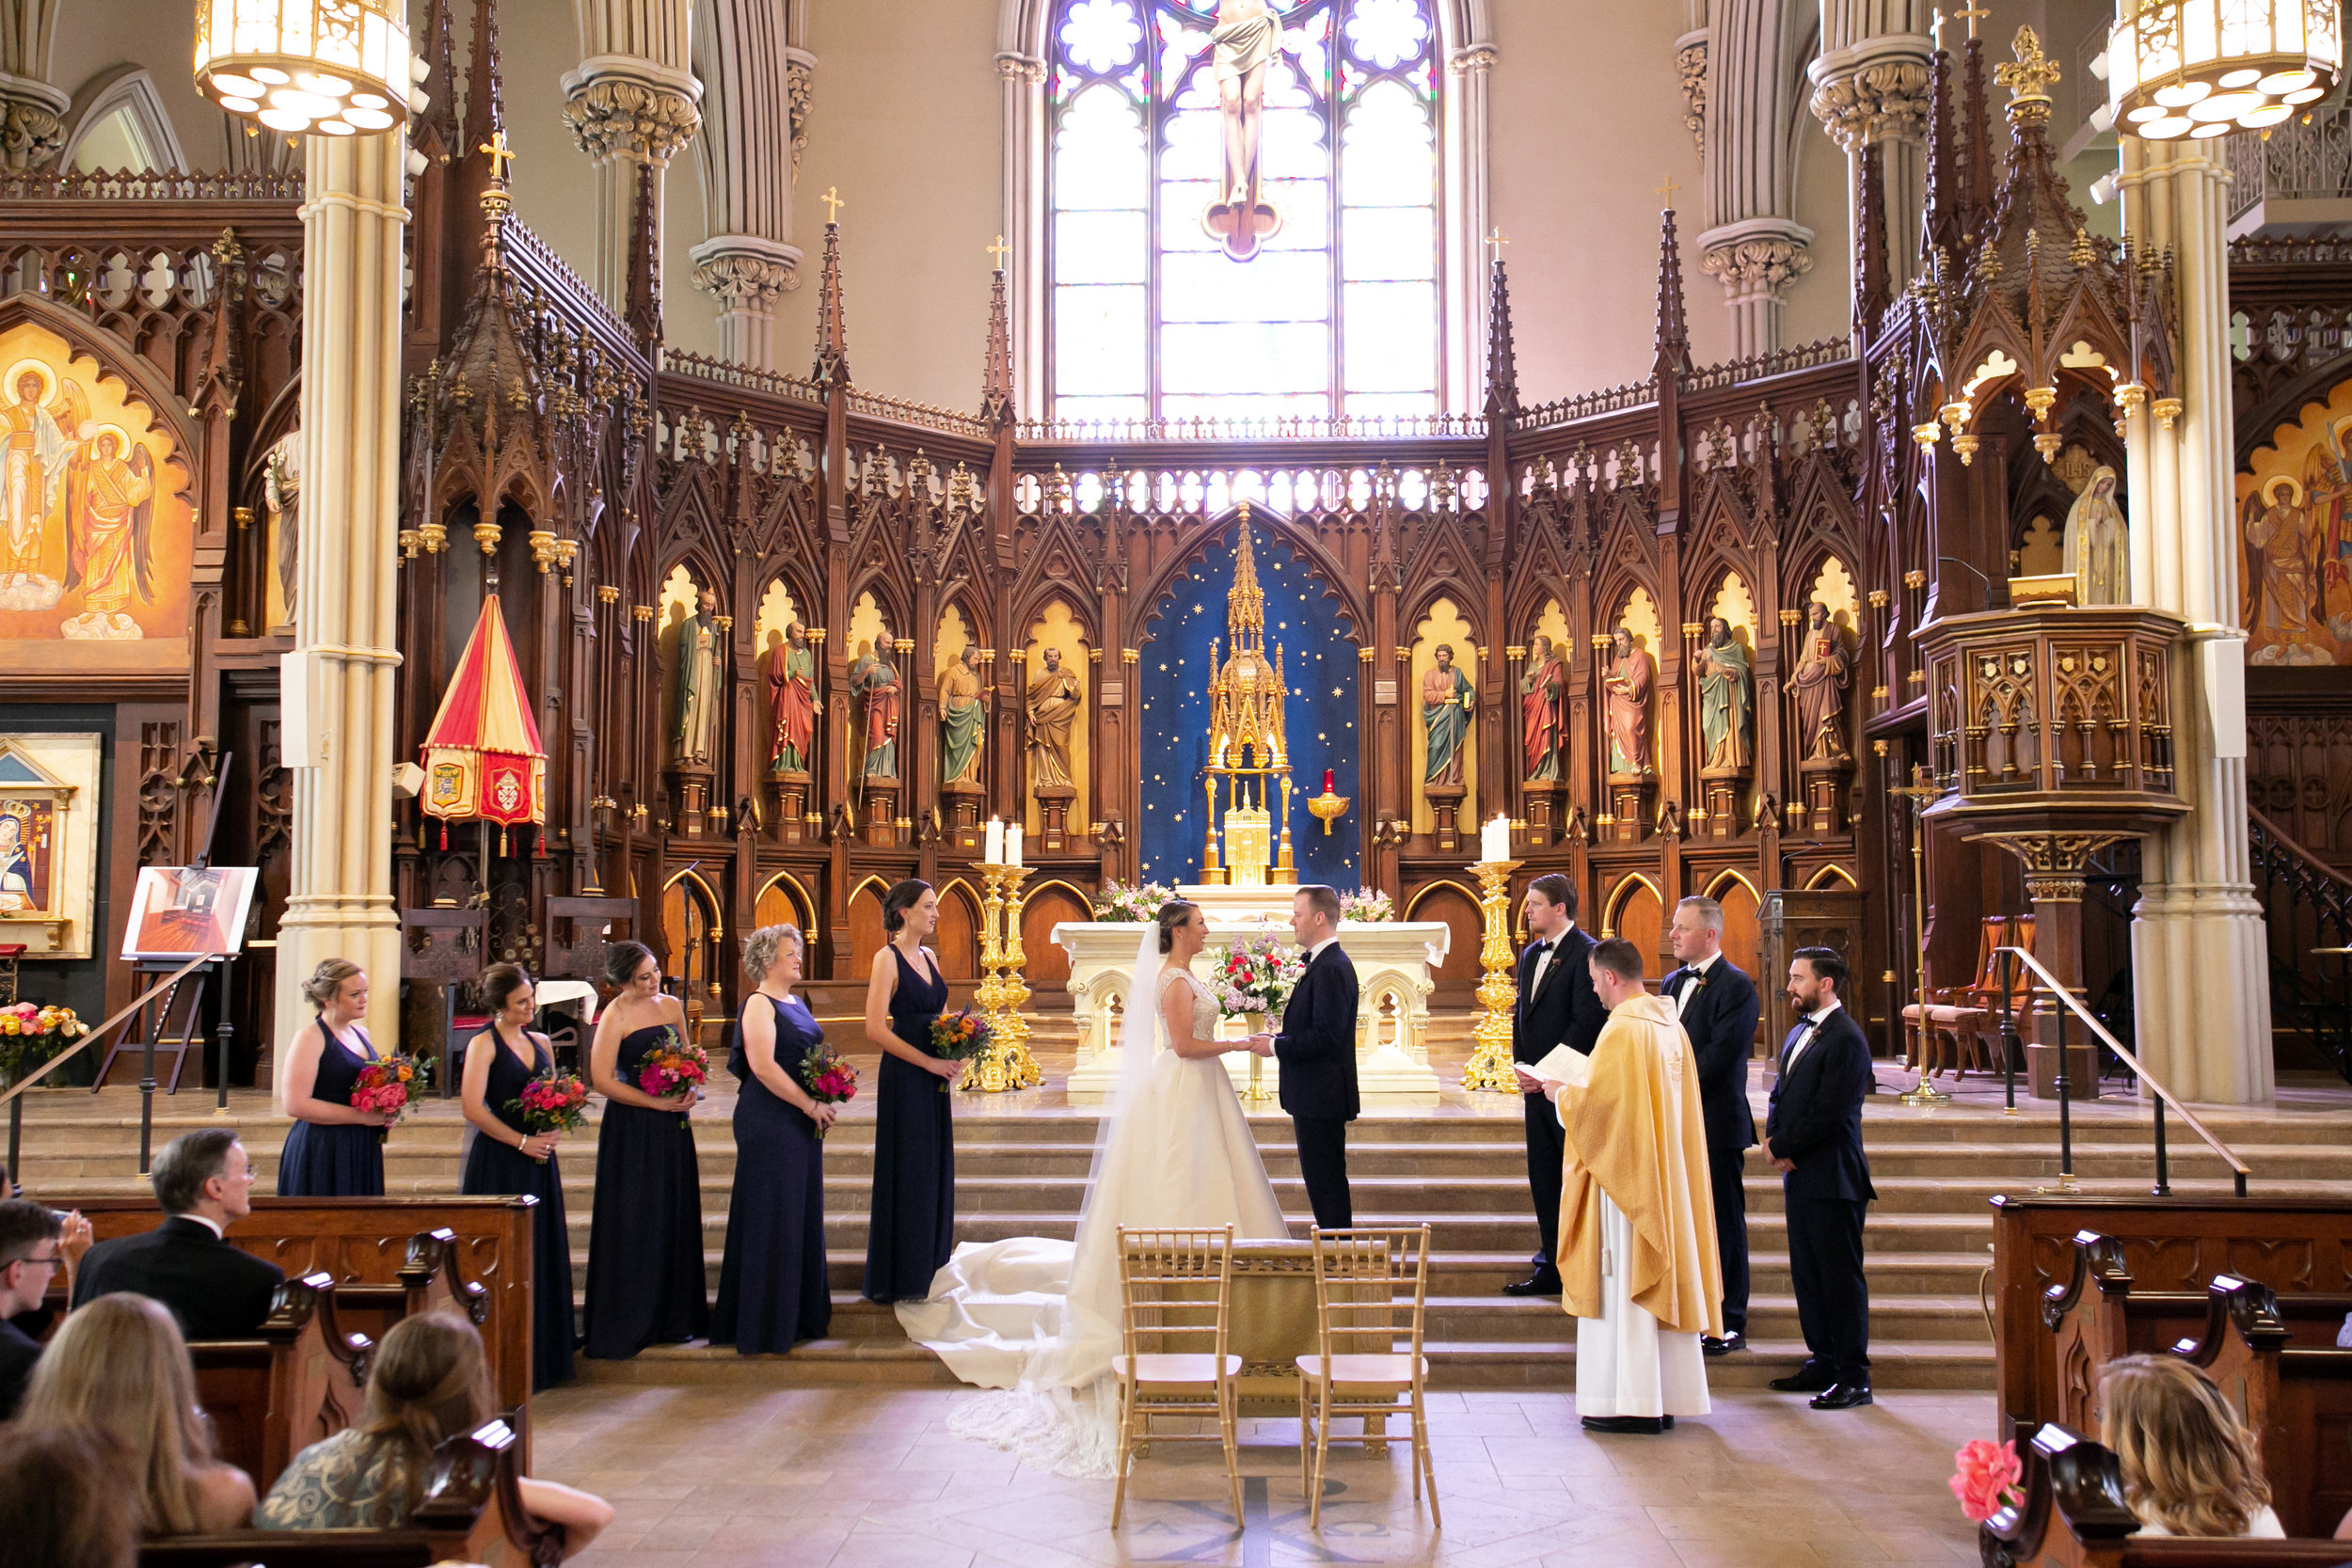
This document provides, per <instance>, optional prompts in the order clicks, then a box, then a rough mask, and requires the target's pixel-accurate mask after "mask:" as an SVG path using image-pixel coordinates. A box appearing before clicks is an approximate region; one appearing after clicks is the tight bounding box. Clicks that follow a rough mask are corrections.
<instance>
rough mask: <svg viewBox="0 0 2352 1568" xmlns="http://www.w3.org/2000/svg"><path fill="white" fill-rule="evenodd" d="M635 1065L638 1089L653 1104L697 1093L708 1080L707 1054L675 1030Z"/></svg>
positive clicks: (708, 1061)
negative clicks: (642, 1091) (692, 1091)
mask: <svg viewBox="0 0 2352 1568" xmlns="http://www.w3.org/2000/svg"><path fill="white" fill-rule="evenodd" d="M667 1033H668V1035H669V1038H667V1039H666V1040H664V1041H663V1042H662V1043H661V1044H660V1045H657V1046H655V1047H654V1048H653V1049H652V1050H651V1051H648V1052H646V1053H644V1056H643V1057H641V1058H639V1060H638V1063H637V1086H638V1087H639V1088H641V1089H643V1090H644V1091H645V1092H646V1093H647V1094H649V1095H651V1096H653V1097H654V1098H655V1099H656V1100H672V1099H675V1098H676V1097H677V1096H678V1095H681V1094H684V1093H685V1092H686V1091H687V1090H689V1089H699V1088H701V1087H702V1086H703V1085H704V1083H705V1082H706V1081H707V1079H708V1078H709V1077H710V1053H708V1052H707V1051H705V1050H704V1049H703V1048H702V1047H701V1046H699V1045H696V1044H695V1043H694V1042H693V1041H691V1040H689V1039H686V1038H684V1037H681V1036H680V1035H679V1034H678V1032H677V1031H676V1030H675V1029H671V1030H669V1031H667Z"/></svg>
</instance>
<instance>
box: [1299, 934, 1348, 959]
mask: <svg viewBox="0 0 2352 1568" xmlns="http://www.w3.org/2000/svg"><path fill="white" fill-rule="evenodd" d="M1339 940H1340V939H1339V938H1337V937H1325V938H1324V939H1323V940H1322V941H1321V942H1316V943H1315V944H1314V945H1313V946H1312V947H1310V948H1308V949H1307V961H1308V962H1309V963H1312V962H1314V961H1315V960H1316V959H1317V958H1321V957H1323V950H1324V949H1325V948H1327V947H1328V946H1330V945H1331V944H1332V943H1333V942H1337V941H1339Z"/></svg>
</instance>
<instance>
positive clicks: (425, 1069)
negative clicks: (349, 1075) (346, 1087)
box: [351, 1055, 433, 1142]
mask: <svg viewBox="0 0 2352 1568" xmlns="http://www.w3.org/2000/svg"><path fill="white" fill-rule="evenodd" d="M432 1078H433V1069H432V1067H431V1064H429V1063H425V1062H420V1061H418V1060H416V1059H415V1058H414V1057H411V1056H400V1055H392V1056H383V1057H379V1058H378V1059H376V1060H375V1061H373V1062H370V1063H368V1064H367V1065H366V1066H364V1067H362V1068H361V1069H359V1076H358V1079H357V1080H356V1081H355V1082H354V1083H353V1084H352V1085H351V1108H352V1109H353V1110H355V1111H365V1112H367V1113H368V1114H369V1115H370V1116H389V1117H393V1118H394V1119H395V1120H397V1119H398V1118H399V1117H404V1116H405V1115H406V1114H407V1112H408V1104H409V1100H410V1094H409V1089H408V1085H411V1084H414V1085H417V1086H418V1087H420V1088H421V1087H423V1086H424V1085H426V1084H428V1083H430V1082H431V1081H432ZM389 1131H390V1129H389V1128H384V1129H379V1130H378V1131H377V1132H376V1134H375V1136H376V1139H377V1141H378V1142H382V1141H383V1139H384V1135H385V1133H386V1132H389Z"/></svg>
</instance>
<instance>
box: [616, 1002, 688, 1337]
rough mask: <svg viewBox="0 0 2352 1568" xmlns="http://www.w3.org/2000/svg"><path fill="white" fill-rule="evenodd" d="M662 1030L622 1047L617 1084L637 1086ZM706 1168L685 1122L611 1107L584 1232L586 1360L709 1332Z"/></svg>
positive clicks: (678, 1115) (638, 1035) (667, 1114)
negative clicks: (699, 1161)
mask: <svg viewBox="0 0 2352 1568" xmlns="http://www.w3.org/2000/svg"><path fill="white" fill-rule="evenodd" d="M674 1034H675V1030H674V1029H673V1028H672V1027H671V1026H670V1025H669V1024H666V1023H657V1024H655V1025H654V1026H653V1027H651V1028H649V1029H631V1030H630V1031H629V1032H628V1034H626V1035H624V1036H622V1037H621V1046H620V1050H619V1052H618V1053H616V1054H615V1056H614V1058H613V1071H614V1075H615V1076H617V1077H618V1078H620V1079H621V1081H622V1082H624V1083H627V1084H631V1085H634V1084H635V1083H636V1082H637V1069H638V1067H639V1065H640V1064H641V1063H642V1062H643V1060H644V1054H645V1053H646V1052H648V1051H650V1050H652V1049H653V1048H654V1047H656V1046H658V1045H660V1044H663V1043H664V1042H665V1041H667V1040H668V1039H669V1038H670V1037H672V1036H673V1035H674ZM703 1281H704V1273H703V1195H702V1167H701V1165H700V1164H697V1163H696V1162H695V1158H694V1129H693V1128H692V1126H691V1125H690V1123H689V1120H688V1118H687V1117H686V1116H685V1114H684V1113H682V1112H678V1111H651V1110H647V1109H646V1108H645V1107H644V1106H643V1105H623V1104H620V1103H618V1102H617V1101H610V1100H608V1101H605V1106H604V1117H603V1119H602V1120H601V1121H600V1122H599V1123H598V1124H597V1126H596V1208H595V1210H594V1211H593V1212H592V1213H591V1215H590V1217H589V1227H588V1336H587V1338H588V1342H587V1346H586V1354H590V1355H593V1356H596V1357H599V1358H602V1359H607V1360H614V1361H620V1360H626V1359H628V1357H629V1356H632V1355H635V1354H637V1353H638V1352H639V1351H641V1350H644V1348H645V1347H646V1346H647V1345H675V1344H678V1343H680V1342H682V1341H684V1340H687V1339H699V1338H703V1337H704V1336H705V1335H707V1334H708V1333H709V1332H710V1307H709V1299H708V1298H707V1296H706V1295H705V1294H704V1293H703Z"/></svg>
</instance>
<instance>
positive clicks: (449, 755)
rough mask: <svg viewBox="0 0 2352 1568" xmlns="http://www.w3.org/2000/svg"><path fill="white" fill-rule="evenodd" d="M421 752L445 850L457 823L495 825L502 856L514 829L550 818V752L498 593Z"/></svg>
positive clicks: (428, 810) (427, 806) (430, 810)
mask: <svg viewBox="0 0 2352 1568" xmlns="http://www.w3.org/2000/svg"><path fill="white" fill-rule="evenodd" d="M423 752H424V797H423V800H422V801H421V806H422V808H423V811H424V813H425V815H426V816H437V817H439V818H441V821H442V824H443V826H442V828H441V847H442V848H444V849H446V848H448V847H449V828H448V823H449V822H451V821H452V820H459V821H463V820H466V819H468V818H471V819H473V820H476V821H483V822H495V823H497V824H498V825H499V842H500V846H501V853H502V852H503V850H504V845H505V841H506V830H507V829H508V828H510V827H513V826H515V825H516V824H517V823H522V822H544V821H546V820H547V798H548V754H547V752H545V751H543V750H542V749H541V748H540V745H539V725H538V723H537V721H534V720H533V719H532V717H531V699H530V697H529V696H528V695H527V694H526V693H525V692H524V690H523V683H522V676H521V674H520V673H519V672H517V671H516V667H515V645H514V643H512V642H511V641H508V640H507V636H506V621H505V619H504V617H502V616H501V614H500V613H499V597H498V595H497V594H490V595H489V596H488V597H486V598H485V599H484V600H483V601H482V618H481V619H480V620H478V621H476V622H475V623H474V627H473V634H472V635H471V636H469V638H467V639H466V652H465V656H464V657H461V658H460V659H459V660H458V661H457V673H456V674H455V675H453V676H452V677H451V679H450V683H449V689H448V690H447V691H446V692H444V693H442V696H441V707H440V711H439V712H437V713H436V714H435V715H434V716H433V728H432V729H431V730H429V731H427V732H426V734H425V737H424V746H423Z"/></svg>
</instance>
